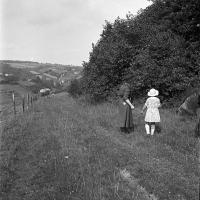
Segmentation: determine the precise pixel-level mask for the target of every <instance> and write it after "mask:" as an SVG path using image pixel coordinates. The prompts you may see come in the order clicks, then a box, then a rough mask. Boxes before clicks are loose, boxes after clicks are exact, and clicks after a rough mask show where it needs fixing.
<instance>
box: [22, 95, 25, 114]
mask: <svg viewBox="0 0 200 200" xmlns="http://www.w3.org/2000/svg"><path fill="white" fill-rule="evenodd" d="M22 111H23V113H24V111H25V96H24V95H23V97H22Z"/></svg>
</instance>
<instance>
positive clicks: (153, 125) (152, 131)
mask: <svg viewBox="0 0 200 200" xmlns="http://www.w3.org/2000/svg"><path fill="white" fill-rule="evenodd" d="M155 128H156V126H155V123H153V124H151V135H153V134H154V132H155Z"/></svg>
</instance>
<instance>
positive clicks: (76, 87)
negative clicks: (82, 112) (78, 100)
mask: <svg viewBox="0 0 200 200" xmlns="http://www.w3.org/2000/svg"><path fill="white" fill-rule="evenodd" d="M67 91H68V92H69V94H70V95H71V96H72V97H78V96H80V95H81V94H82V88H81V85H80V81H79V80H77V79H74V80H72V81H71V83H70V85H69V86H68V89H67Z"/></svg>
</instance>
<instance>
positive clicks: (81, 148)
mask: <svg viewBox="0 0 200 200" xmlns="http://www.w3.org/2000/svg"><path fill="white" fill-rule="evenodd" d="M161 116H162V118H163V121H162V133H161V134H159V135H158V134H157V135H155V136H154V137H147V136H146V135H145V130H144V125H143V116H141V115H140V114H139V110H138V109H135V110H134V122H135V124H136V130H135V132H134V133H133V134H130V135H123V134H121V133H120V132H119V130H118V122H119V118H118V117H119V116H118V110H117V107H116V105H113V104H103V105H97V106H91V105H86V104H84V103H81V102H76V101H74V100H73V99H71V98H70V97H68V96H67V95H60V96H56V97H55V98H52V99H45V100H44V101H41V102H40V103H39V104H38V106H37V108H35V112H34V113H27V115H25V116H24V117H22V118H20V119H17V120H16V121H14V122H13V124H11V125H10V126H9V127H7V129H5V134H4V135H3V137H2V138H3V141H4V145H3V148H2V151H3V152H4V156H3V158H2V161H3V165H2V166H3V169H4V176H3V180H4V182H3V183H4V184H3V190H2V191H3V192H2V194H3V195H4V196H9V198H10V199H11V197H12V195H15V196H17V197H19V199H20V198H21V199H23V198H24V199H37V198H38V197H41V196H43V197H44V198H43V199H53V198H55V199H88V200H89V199H91V200H93V199H136V200H137V199H138V200H143V199H144V200H147V199H161V200H165V199H166V200H168V199H169V200H172V199H173V200H179V199H182V200H184V199H186V200H187V199H188V200H190V199H191V200H196V199H197V198H198V176H199V174H198V166H197V154H196V148H195V146H196V141H195V139H194V137H193V133H192V129H193V125H194V122H192V121H189V120H184V119H180V118H178V117H177V116H175V115H173V114H172V113H171V112H170V111H165V110H163V111H162V112H161ZM8 158H9V159H8ZM8 171H9V173H8ZM11 172H12V173H13V174H12V173H11ZM11 175H12V180H11ZM8 180H9V181H10V182H9V181H8ZM8 183H9V184H8ZM5 185H6V186H7V187H5ZM8 185H9V187H8ZM16 185H17V186H16ZM149 194H153V195H154V196H153V195H152V196H151V197H149V196H148V195H149ZM22 197H23V198H22ZM50 197H51V198H50ZM41 199H42V198H41Z"/></svg>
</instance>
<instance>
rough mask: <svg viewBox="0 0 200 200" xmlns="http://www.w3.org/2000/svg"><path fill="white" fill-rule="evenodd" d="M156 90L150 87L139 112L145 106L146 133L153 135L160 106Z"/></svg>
mask: <svg viewBox="0 0 200 200" xmlns="http://www.w3.org/2000/svg"><path fill="white" fill-rule="evenodd" d="M158 94H159V92H158V90H155V89H154V88H152V89H151V90H150V91H149V92H148V96H149V98H148V99H147V100H146V102H145V104H144V106H143V108H142V111H141V113H143V111H144V110H145V109H146V108H147V111H146V115H145V129H146V133H147V134H148V135H149V134H151V135H153V134H154V131H155V123H157V122H160V113H159V110H158V108H159V107H160V106H161V104H160V99H159V98H158V97H156V96H158Z"/></svg>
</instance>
